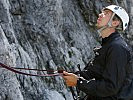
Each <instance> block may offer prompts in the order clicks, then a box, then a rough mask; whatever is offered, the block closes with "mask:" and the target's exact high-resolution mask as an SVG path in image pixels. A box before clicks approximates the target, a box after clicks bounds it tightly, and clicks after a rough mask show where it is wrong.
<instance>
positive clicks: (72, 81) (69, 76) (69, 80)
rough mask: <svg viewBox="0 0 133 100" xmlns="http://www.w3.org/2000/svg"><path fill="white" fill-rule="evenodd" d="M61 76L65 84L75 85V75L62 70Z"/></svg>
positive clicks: (76, 78)
mask: <svg viewBox="0 0 133 100" xmlns="http://www.w3.org/2000/svg"><path fill="white" fill-rule="evenodd" d="M63 78H64V79H65V82H66V84H67V86H76V85H77V80H78V76H77V75H75V74H73V73H68V72H66V71H63Z"/></svg>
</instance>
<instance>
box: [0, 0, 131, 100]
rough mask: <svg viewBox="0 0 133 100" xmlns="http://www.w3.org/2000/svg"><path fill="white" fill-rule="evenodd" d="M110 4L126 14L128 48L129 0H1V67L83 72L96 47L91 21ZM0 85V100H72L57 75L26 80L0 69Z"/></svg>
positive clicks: (95, 36) (129, 40)
mask: <svg viewBox="0 0 133 100" xmlns="http://www.w3.org/2000/svg"><path fill="white" fill-rule="evenodd" d="M109 4H117V5H118V4H119V5H121V6H123V7H124V8H125V9H126V10H127V11H128V13H129V14H130V23H129V28H128V29H127V30H126V33H125V34H123V37H124V38H125V39H126V40H127V42H128V43H129V44H130V45H131V46H132V47H133V41H132V40H133V31H132V30H133V28H132V26H133V24H132V22H133V8H132V6H133V1H132V0H119V1H118V0H106V1H105V0H0V62H1V63H4V64H6V65H9V66H12V67H20V68H36V69H53V70H58V69H64V70H67V71H70V72H75V71H77V70H78V68H77V65H78V64H80V66H81V69H83V68H84V67H85V66H86V64H87V62H88V61H89V60H90V59H91V58H93V57H94V54H93V48H94V47H95V46H98V45H100V43H99V38H98V35H97V32H96V28H95V24H96V19H97V16H98V13H99V12H100V10H101V9H102V8H103V7H104V6H107V5H109ZM24 72H25V73H32V74H43V72H35V71H24ZM0 80H1V81H0V100H73V97H72V94H71V91H70V90H69V88H68V87H67V86H66V85H65V84H64V80H63V79H62V77H61V76H56V77H31V76H24V75H19V74H15V73H13V72H11V71H8V70H6V69H3V68H0Z"/></svg>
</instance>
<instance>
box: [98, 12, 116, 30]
mask: <svg viewBox="0 0 133 100" xmlns="http://www.w3.org/2000/svg"><path fill="white" fill-rule="evenodd" d="M112 13H113V12H112V11H110V10H103V11H102V12H101V13H100V14H99V17H98V19H97V28H101V27H103V26H105V25H107V23H108V22H109V20H110V18H111V16H112Z"/></svg>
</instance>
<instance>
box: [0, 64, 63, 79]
mask: <svg viewBox="0 0 133 100" xmlns="http://www.w3.org/2000/svg"><path fill="white" fill-rule="evenodd" d="M0 66H1V67H3V68H5V69H8V70H10V71H12V72H14V73H18V74H23V75H28V76H40V77H49V76H59V75H63V70H58V71H54V70H39V69H29V68H15V67H9V66H7V65H5V64H3V63H0ZM16 69H21V70H34V71H46V72H53V74H29V73H25V72H21V71H18V70H16ZM55 72H56V73H55Z"/></svg>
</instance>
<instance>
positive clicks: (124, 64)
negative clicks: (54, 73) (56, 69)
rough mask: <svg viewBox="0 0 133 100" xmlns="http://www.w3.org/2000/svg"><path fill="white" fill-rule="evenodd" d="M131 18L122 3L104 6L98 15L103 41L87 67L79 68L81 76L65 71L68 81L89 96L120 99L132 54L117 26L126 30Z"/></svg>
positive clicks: (99, 30) (107, 99) (106, 99)
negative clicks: (85, 68)
mask: <svg viewBox="0 0 133 100" xmlns="http://www.w3.org/2000/svg"><path fill="white" fill-rule="evenodd" d="M128 22H129V16H128V14H127V13H126V11H125V10H124V9H123V8H122V7H119V6H116V5H110V6H108V7H105V8H104V9H103V10H102V12H101V14H99V18H98V19H97V28H98V33H99V35H100V36H101V37H102V44H101V48H96V49H95V58H94V60H93V61H92V62H91V63H89V64H88V65H87V67H88V68H87V70H84V71H81V72H80V77H79V76H77V75H75V74H73V73H68V72H65V71H64V72H63V74H64V76H63V78H64V79H65V82H66V84H67V85H68V86H77V87H78V89H79V90H81V91H83V92H85V93H86V94H87V95H88V99H87V100H118V99H119V98H120V97H121V93H123V90H124V89H123V88H125V87H126V85H125V84H126V80H128V78H129V77H128V76H130V75H127V74H128V71H129V61H130V59H131V56H130V52H129V47H128V46H127V44H126V43H125V41H124V40H123V38H122V37H121V35H120V34H119V33H118V32H117V30H118V29H119V30H120V29H121V30H123V31H124V30H125V29H126V28H127V25H128ZM121 91H122V92H121ZM120 100H123V99H120Z"/></svg>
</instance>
